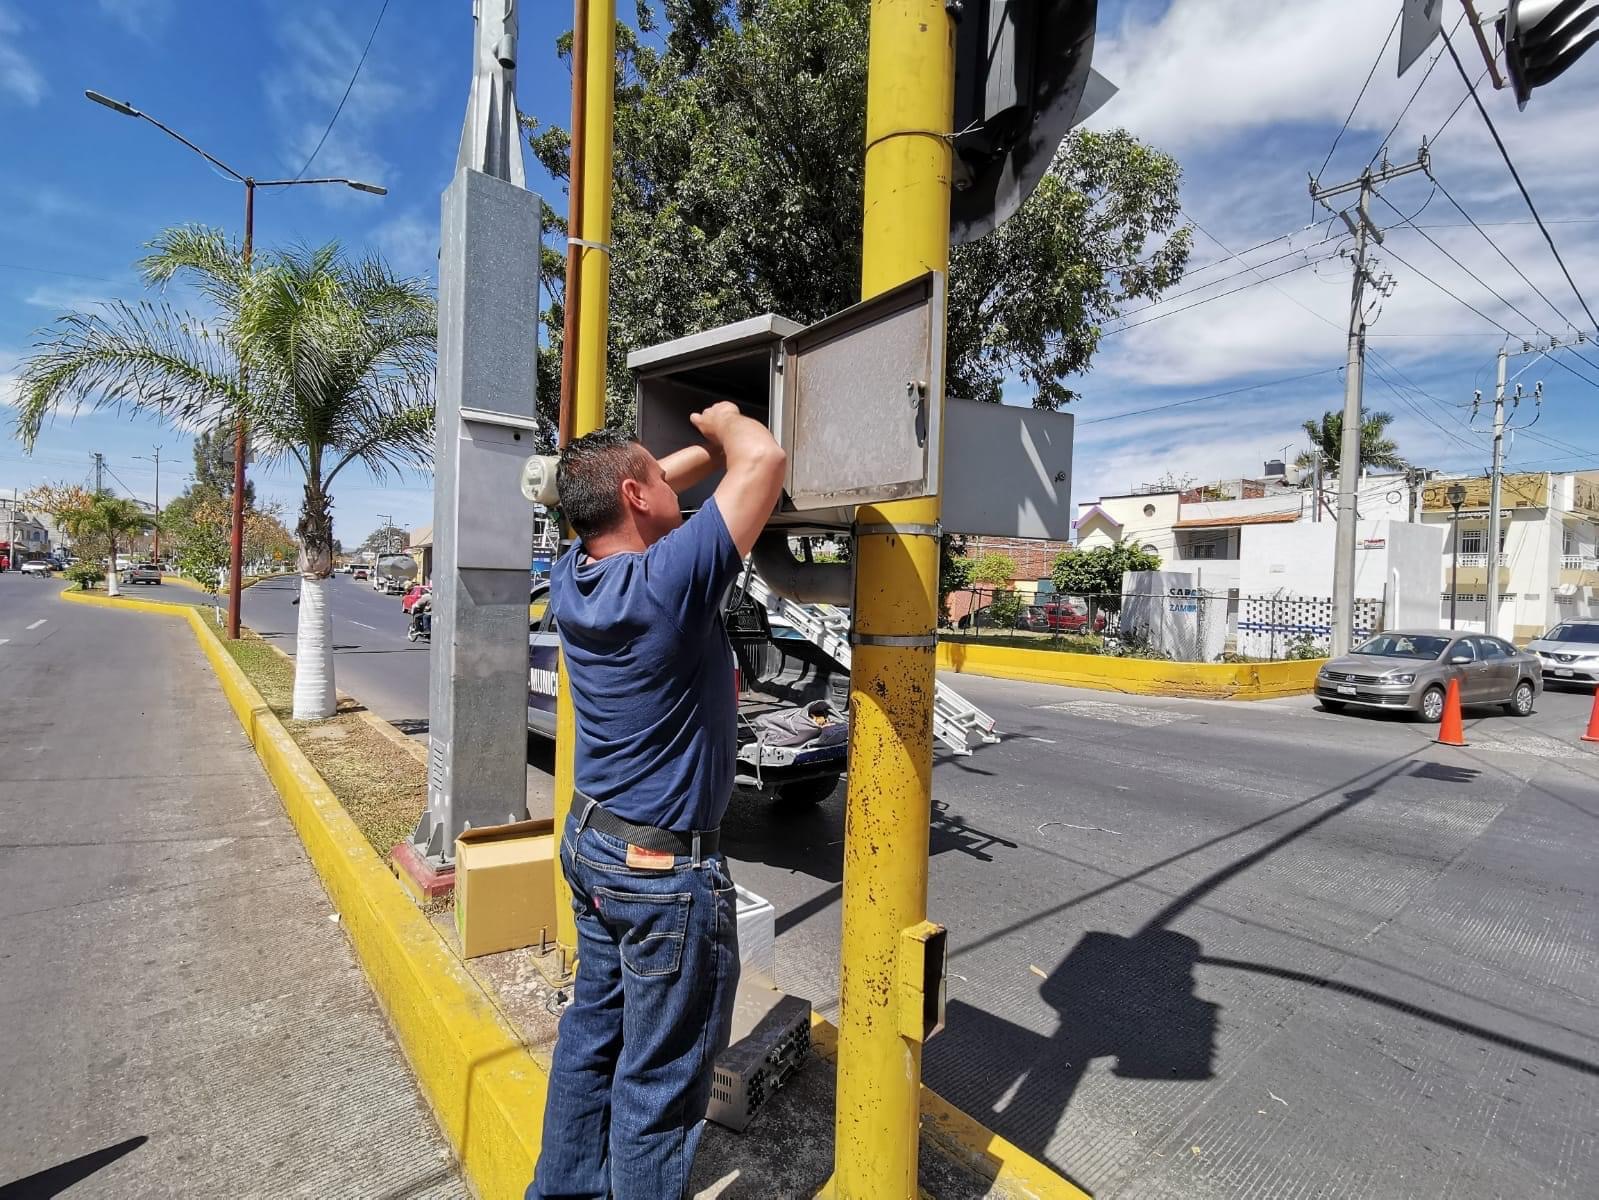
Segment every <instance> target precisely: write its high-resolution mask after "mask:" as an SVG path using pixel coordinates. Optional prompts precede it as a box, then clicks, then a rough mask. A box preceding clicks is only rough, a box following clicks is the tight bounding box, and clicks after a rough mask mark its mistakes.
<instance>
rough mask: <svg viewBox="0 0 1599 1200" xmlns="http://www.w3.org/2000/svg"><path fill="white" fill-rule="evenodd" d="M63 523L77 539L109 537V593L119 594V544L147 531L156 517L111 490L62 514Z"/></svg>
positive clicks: (107, 540)
mask: <svg viewBox="0 0 1599 1200" xmlns="http://www.w3.org/2000/svg"><path fill="white" fill-rule="evenodd" d="M61 524H62V526H63V527H64V528H65V529H66V531H67V534H68V536H69V537H71V538H72V540H73V541H74V542H78V541H80V540H81V539H84V538H92V539H99V538H104V539H105V542H106V545H107V546H108V547H109V564H110V565H109V566H107V567H106V576H105V580H106V583H105V590H106V595H108V596H118V595H121V593H120V592H119V591H118V590H117V545H118V543H119V542H121V541H122V540H123V539H124V538H131V537H133V536H135V535H137V534H140V533H143V532H144V531H145V530H147V529H149V528H150V527H151V526H152V525H154V524H155V520H154V518H153V517H151V516H150V514H149V513H147V512H145V511H144V509H142V508H140V507H139V506H138V504H136V503H135V502H134V501H132V500H124V499H122V498H121V497H120V496H113V495H111V493H110V492H97V493H95V496H94V499H92V500H90V501H89V503H88V504H86V505H84V506H83V507H82V508H74V509H69V510H68V511H66V512H64V513H62V514H61Z"/></svg>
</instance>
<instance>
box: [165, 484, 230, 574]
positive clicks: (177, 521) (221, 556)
mask: <svg viewBox="0 0 1599 1200" xmlns="http://www.w3.org/2000/svg"><path fill="white" fill-rule="evenodd" d="M248 527H249V526H248V518H246V529H248ZM162 528H163V529H165V530H166V532H167V535H168V536H169V538H170V539H171V541H172V550H173V558H174V559H175V561H176V562H177V564H178V570H180V571H182V572H183V573H184V574H185V575H187V576H188V577H189V578H190V579H193V580H196V581H197V582H199V583H201V584H204V585H205V589H206V591H208V592H210V593H211V594H212V595H215V594H216V593H217V591H218V590H219V589H220V588H221V586H222V574H223V572H224V571H226V570H227V568H228V563H229V561H230V560H231V558H232V537H231V533H232V529H233V507H232V505H231V504H229V503H228V501H227V499H226V498H225V497H223V496H222V495H221V493H219V492H218V491H217V490H216V489H215V488H212V487H203V486H196V487H193V488H190V489H189V490H188V491H186V492H185V493H184V494H183V495H182V496H180V497H179V498H178V499H177V500H174V501H173V502H172V503H171V504H169V505H167V508H166V511H165V512H164V513H163V514H162Z"/></svg>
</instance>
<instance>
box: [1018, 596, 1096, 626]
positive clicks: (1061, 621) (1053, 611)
mask: <svg viewBox="0 0 1599 1200" xmlns="http://www.w3.org/2000/svg"><path fill="white" fill-rule="evenodd" d="M1033 611H1034V613H1035V614H1036V615H1035V618H1034V620H1035V624H1034V628H1035V629H1036V628H1042V629H1046V630H1048V631H1049V632H1050V633H1083V632H1084V631H1086V630H1087V629H1088V612H1087V610H1086V609H1085V608H1083V606H1082V605H1080V604H1074V603H1072V602H1071V601H1055V602H1054V603H1051V604H1039V605H1036V606H1034V609H1033ZM1104 628H1105V614H1104V613H1100V614H1098V616H1096V617H1095V618H1094V632H1096V633H1098V632H1100V631H1101V630H1103V629H1104Z"/></svg>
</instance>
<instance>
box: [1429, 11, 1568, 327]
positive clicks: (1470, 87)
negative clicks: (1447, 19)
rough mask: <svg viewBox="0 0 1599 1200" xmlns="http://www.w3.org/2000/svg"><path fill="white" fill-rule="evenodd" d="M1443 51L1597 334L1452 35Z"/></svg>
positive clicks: (1447, 36)
mask: <svg viewBox="0 0 1599 1200" xmlns="http://www.w3.org/2000/svg"><path fill="white" fill-rule="evenodd" d="M1444 48H1445V49H1447V50H1448V51H1449V57H1450V58H1452V59H1454V60H1455V69H1456V70H1457V71H1459V72H1460V78H1461V79H1463V80H1465V83H1466V90H1467V91H1468V92H1469V93H1470V94H1471V98H1472V100H1473V101H1474V102H1475V103H1476V105H1477V111H1478V112H1479V113H1480V114H1481V115H1482V121H1483V124H1484V125H1486V126H1487V127H1488V132H1489V133H1490V134H1492V135H1493V140H1494V145H1495V146H1497V147H1498V148H1499V157H1501V158H1502V159H1504V160H1505V166H1506V167H1508V168H1509V169H1510V177H1511V178H1512V179H1514V180H1515V181H1516V188H1517V189H1518V190H1519V191H1520V192H1521V198H1522V199H1523V200H1525V201H1526V202H1527V211H1528V212H1530V213H1531V214H1532V219H1533V220H1534V221H1536V222H1538V232H1539V233H1541V234H1543V240H1544V241H1546V242H1547V243H1549V253H1551V254H1553V255H1554V256H1555V262H1557V263H1559V264H1560V273H1561V274H1562V275H1564V276H1565V277H1566V282H1567V283H1568V284H1570V285H1571V294H1572V295H1574V296H1575V297H1577V303H1578V304H1580V305H1582V311H1583V312H1585V313H1587V314H1588V320H1589V321H1590V322H1591V323H1592V324H1593V327H1594V328H1595V329H1596V330H1599V319H1595V317H1594V315H1593V310H1592V309H1591V308H1589V307H1588V302H1587V301H1586V300H1584V299H1583V297H1582V292H1581V291H1579V290H1578V288H1577V281H1576V280H1575V279H1573V278H1572V277H1571V272H1570V271H1569V270H1567V269H1566V260H1565V259H1563V258H1561V257H1560V250H1559V248H1558V247H1557V246H1556V245H1555V239H1554V238H1553V237H1552V236H1551V235H1550V233H1549V229H1548V227H1547V226H1546V225H1545V224H1544V223H1543V218H1542V217H1541V216H1539V215H1538V206H1537V205H1536V204H1534V203H1533V202H1532V194H1531V193H1530V192H1528V191H1527V185H1526V184H1524V183H1522V181H1521V172H1520V171H1517V170H1516V164H1515V163H1514V162H1512V161H1511V159H1510V151H1508V150H1507V149H1505V143H1504V139H1502V138H1501V137H1500V136H1499V130H1498V128H1497V127H1495V125H1494V122H1493V118H1492V117H1490V116H1489V115H1488V110H1487V108H1486V107H1484V106H1483V102H1482V97H1481V96H1479V95H1477V88H1476V85H1475V84H1473V83H1472V82H1471V77H1470V76H1469V75H1467V74H1466V66H1465V64H1464V63H1462V62H1461V61H1460V55H1459V54H1457V53H1456V52H1455V45H1454V43H1453V42H1452V41H1450V40H1449V35H1448V34H1447V33H1445V34H1444Z"/></svg>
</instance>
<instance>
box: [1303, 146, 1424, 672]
mask: <svg viewBox="0 0 1599 1200" xmlns="http://www.w3.org/2000/svg"><path fill="white" fill-rule="evenodd" d="M1427 166H1428V154H1427V146H1426V143H1423V144H1422V147H1421V150H1420V152H1419V153H1418V154H1417V155H1416V161H1415V162H1411V163H1406V164H1405V165H1404V166H1400V167H1396V166H1392V165H1390V164H1389V163H1388V161H1387V159H1386V158H1384V161H1383V163H1382V165H1381V167H1379V168H1378V169H1377V170H1376V171H1373V170H1372V169H1371V168H1370V167H1367V168H1366V169H1365V170H1364V171H1362V172H1361V173H1360V178H1358V179H1355V180H1351V181H1350V182H1348V183H1341V184H1338V185H1336V186H1334V187H1328V188H1322V187H1318V186H1317V184H1316V181H1315V179H1314V178H1313V179H1311V181H1310V195H1311V198H1312V199H1313V200H1316V201H1319V202H1320V203H1321V204H1323V205H1326V207H1327V208H1328V209H1329V210H1330V211H1334V212H1337V214H1338V216H1339V217H1341V218H1342V219H1343V222H1344V224H1345V225H1347V226H1348V227H1349V232H1350V233H1352V234H1354V235H1355V248H1354V250H1353V251H1351V252H1348V253H1349V257H1350V259H1351V261H1352V262H1353V264H1354V268H1355V271H1354V275H1355V277H1354V282H1353V283H1352V284H1351V286H1350V292H1349V349H1348V354H1347V357H1346V359H1345V369H1344V424H1343V443H1342V447H1341V450H1340V458H1339V463H1338V539H1337V547H1336V549H1335V551H1334V555H1335V557H1334V559H1333V616H1332V653H1333V655H1334V656H1335V657H1336V656H1337V655H1340V654H1348V653H1349V650H1350V646H1351V643H1352V641H1353V638H1354V628H1355V523H1356V521H1357V520H1358V513H1357V511H1356V501H1357V499H1358V496H1357V492H1358V489H1359V487H1360V432H1361V389H1362V385H1363V383H1364V372H1365V367H1366V312H1365V289H1366V285H1367V284H1370V285H1371V286H1372V289H1373V290H1374V291H1377V292H1380V293H1381V294H1382V295H1384V296H1386V295H1388V294H1389V293H1390V292H1392V290H1393V283H1394V280H1393V276H1391V275H1384V276H1378V275H1376V274H1374V273H1373V272H1372V271H1371V270H1370V268H1369V267H1368V266H1367V264H1366V253H1367V249H1368V247H1369V245H1370V243H1371V242H1373V241H1374V242H1376V243H1377V244H1378V245H1381V244H1382V240H1383V239H1382V230H1380V229H1378V228H1377V227H1376V225H1374V224H1372V220H1371V197H1372V193H1373V192H1375V191H1376V190H1377V188H1378V187H1379V186H1380V185H1381V184H1384V183H1387V182H1389V181H1390V180H1393V179H1398V178H1399V177H1400V176H1402V175H1409V174H1411V173H1412V172H1414V171H1425V170H1426V169H1427ZM1346 192H1359V199H1358V201H1357V202H1356V205H1355V216H1354V217H1351V216H1350V215H1349V213H1348V212H1347V211H1346V210H1340V209H1334V208H1333V206H1332V205H1330V204H1328V203H1327V201H1328V200H1330V199H1332V198H1333V197H1335V196H1340V195H1343V194H1344V193H1346Z"/></svg>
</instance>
